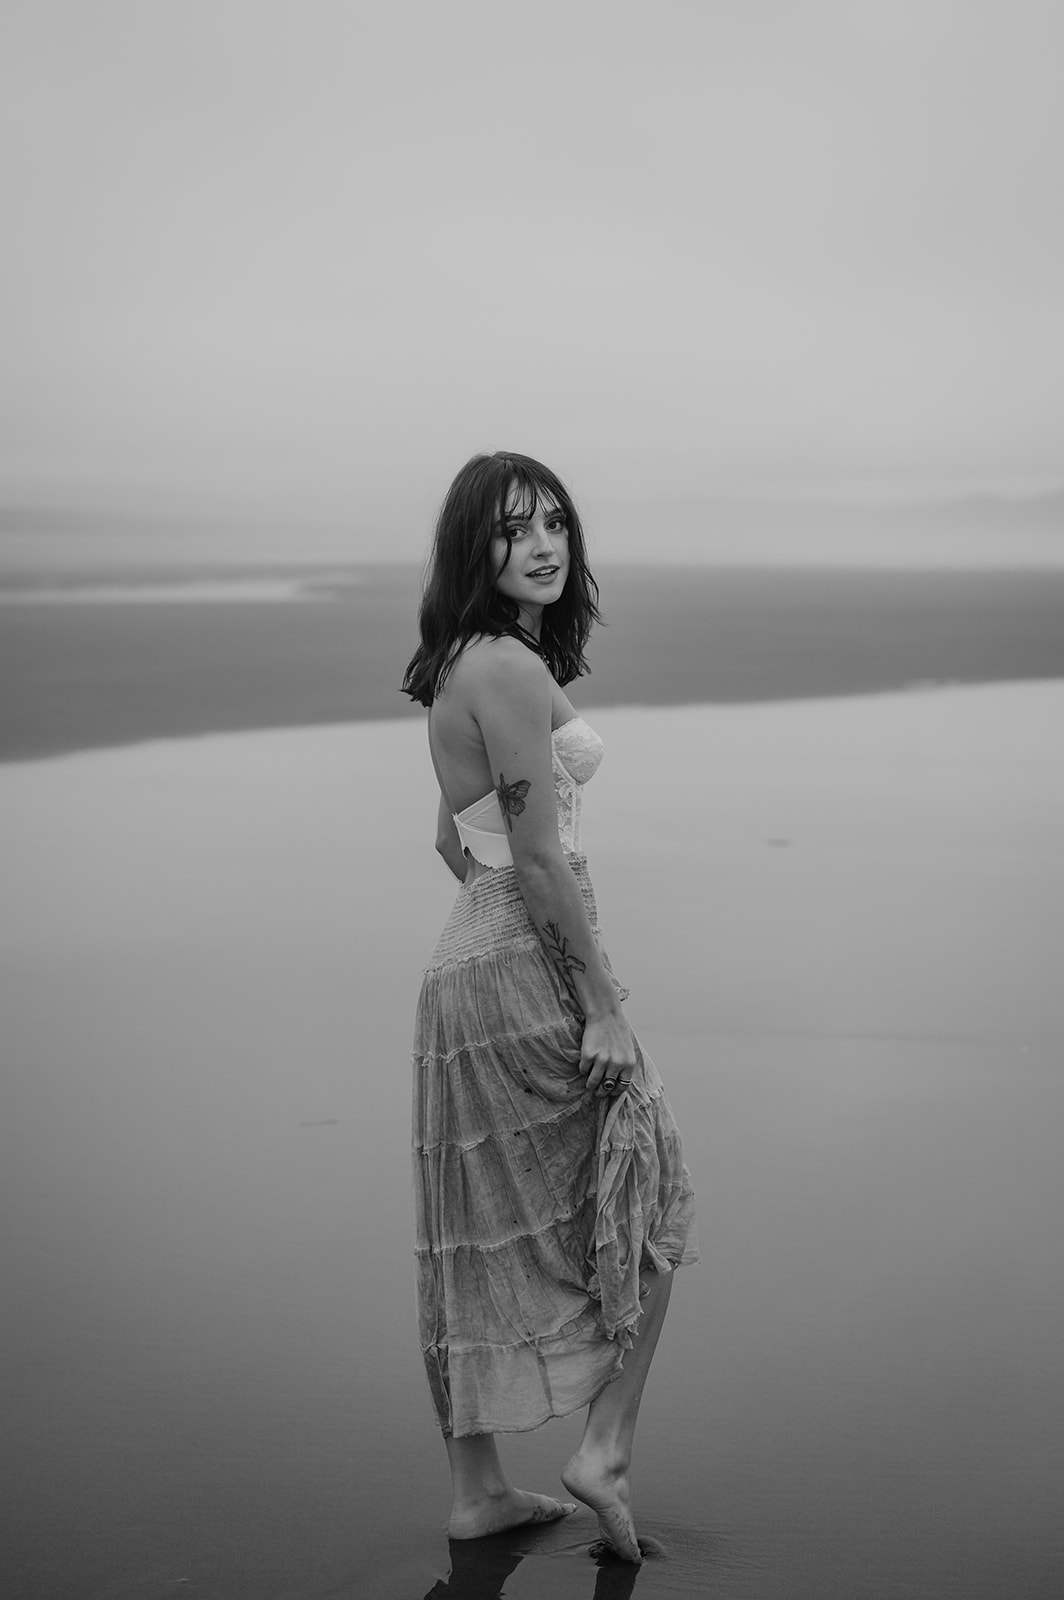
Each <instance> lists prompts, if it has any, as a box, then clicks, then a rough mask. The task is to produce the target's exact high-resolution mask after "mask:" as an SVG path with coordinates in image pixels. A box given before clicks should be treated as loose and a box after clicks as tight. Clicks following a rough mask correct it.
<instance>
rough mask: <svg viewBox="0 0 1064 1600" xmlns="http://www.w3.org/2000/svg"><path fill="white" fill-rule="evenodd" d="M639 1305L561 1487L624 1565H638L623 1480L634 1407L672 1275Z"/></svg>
mask: <svg viewBox="0 0 1064 1600" xmlns="http://www.w3.org/2000/svg"><path fill="white" fill-rule="evenodd" d="M648 1276H649V1282H650V1289H649V1291H648V1293H647V1294H646V1295H645V1297H644V1299H643V1314H642V1316H641V1317H640V1318H639V1324H638V1327H637V1330H636V1334H635V1338H634V1342H633V1344H632V1348H631V1349H630V1350H626V1351H625V1354H624V1369H623V1371H622V1372H621V1376H620V1377H619V1378H615V1379H614V1381H613V1382H612V1383H608V1384H607V1385H606V1387H605V1388H604V1389H603V1390H602V1392H601V1394H598V1395H596V1397H595V1399H594V1400H593V1401H592V1402H591V1405H590V1406H589V1407H588V1413H587V1424H586V1426H585V1428H584V1437H583V1438H582V1439H581V1441H580V1446H579V1449H578V1450H577V1451H576V1453H575V1454H574V1455H573V1456H571V1457H570V1458H569V1461H568V1462H567V1464H566V1467H565V1470H564V1471H563V1473H562V1482H563V1483H564V1485H565V1487H566V1488H567V1489H568V1491H569V1493H570V1494H574V1495H576V1497H577V1499H578V1500H582V1501H583V1502H584V1504H585V1505H588V1506H590V1507H591V1509H592V1511H594V1512H595V1513H596V1515H597V1516H598V1521H599V1532H600V1533H601V1535H602V1538H603V1540H604V1541H605V1543H606V1544H608V1545H609V1546H610V1548H611V1549H612V1550H613V1551H614V1552H615V1553H616V1554H617V1555H619V1556H623V1557H624V1558H625V1560H627V1561H641V1560H642V1559H643V1558H642V1554H641V1552H640V1549H639V1545H638V1544H637V1543H636V1537H635V1526H634V1524H633V1522H632V1511H631V1489H630V1482H629V1475H630V1473H631V1467H632V1443H633V1440H634V1438H635V1424H636V1419H637V1417H638V1416H639V1402H640V1400H641V1399H642V1398H643V1385H644V1384H645V1383H646V1381H647V1373H648V1372H649V1371H650V1362H651V1359H652V1358H653V1355H654V1350H655V1348H656V1346H657V1342H658V1335H659V1334H660V1332H661V1325H662V1323H663V1322H664V1321H665V1311H666V1308H667V1306H668V1304H669V1295H670V1294H671V1292H672V1273H671V1272H665V1273H657V1272H653V1273H650V1274H649V1275H648Z"/></svg>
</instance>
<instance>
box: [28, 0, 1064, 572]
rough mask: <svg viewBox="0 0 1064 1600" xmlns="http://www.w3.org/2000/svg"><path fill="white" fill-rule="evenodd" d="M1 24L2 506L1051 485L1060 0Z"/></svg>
mask: <svg viewBox="0 0 1064 1600" xmlns="http://www.w3.org/2000/svg"><path fill="white" fill-rule="evenodd" d="M3 16H4V23H3V26H4V32H5V35H6V37H5V38H4V40H3V41H2V48H0V61H2V66H0V118H2V126H3V135H4V136H3V139H2V142H0V146H2V156H0V160H2V163H3V182H4V191H5V198H4V204H3V216H4V246H3V252H2V260H0V275H2V277H0V285H2V287H0V324H2V325H0V334H2V348H3V358H2V363H0V498H2V499H3V500H4V501H6V502H8V503H9V504H11V503H15V504H22V503H30V502H32V503H46V502H54V503H59V504H67V505H69V504H73V505H86V506H88V505H90V504H91V505H93V506H98V507H104V508H106V507H107V506H110V505H112V504H113V505H116V506H121V505H125V506H129V507H133V508H136V509H142V508H149V507H150V508H161V509H163V510H169V511H173V512H176V513H177V514H179V515H183V514H186V513H187V514H188V515H190V516H192V517H195V516H197V515H199V514H201V513H204V512H207V513H210V512H211V511H213V510H219V509H221V508H225V509H226V511H227V512H228V513H230V514H232V515H234V516H236V517H237V518H240V517H244V516H246V517H247V518H248V519H249V520H250V519H253V518H269V519H271V520H273V521H275V522H278V523H287V524H289V525H291V524H294V523H295V522H302V523H304V524H306V525H310V524H313V523H335V524H338V525H344V526H347V527H349V528H352V529H354V530H356V534H355V537H356V539H361V540H363V541H364V542H365V545H366V548H367V549H369V548H370V547H373V548H374V550H375V551H376V552H377V553H379V549H380V541H381V540H382V539H384V540H385V541H386V543H387V545H388V547H389V548H390V547H391V546H392V545H393V544H394V550H395V553H396V554H397V555H401V556H407V555H414V554H417V553H419V551H420V549H421V548H422V546H423V542H424V533H425V526H426V520H427V518H429V517H430V516H431V512H432V508H433V507H434V505H435V504H436V502H437V501H438V500H439V498H440V496H441V494H442V492H443V490H444V488H445V487H446V484H447V482H448V481H449V479H450V477H451V476H452V475H453V473H454V471H455V470H456V468H457V467H458V466H459V465H460V464H461V462H462V461H463V460H464V459H465V458H466V457H467V456H468V455H470V454H471V453H472V452H473V451H475V450H478V449H495V448H499V447H508V448H513V449H518V450H524V451H527V452H529V453H531V454H534V455H539V456H542V457H544V458H545V459H547V460H548V461H550V462H551V463H552V464H553V465H555V466H556V467H557V468H558V469H559V470H560V471H561V472H562V473H563V475H565V476H567V477H568V478H569V479H570V480H571V481H572V483H573V485H574V487H575V488H576V490H577V493H578V496H579V497H580V498H581V499H582V500H584V501H585V502H590V503H591V504H592V505H593V506H595V507H596V508H597V509H598V510H599V511H600V512H601V513H602V514H603V515H609V514H611V512H612V510H613V509H614V508H616V507H617V506H620V505H624V506H626V507H628V508H629V511H630V509H631V508H632V507H633V506H635V507H639V506H642V505H644V504H645V505H647V506H651V505H654V504H656V503H661V502H666V501H672V502H675V503H677V504H683V505H692V506H696V505H697V504H698V501H699V498H700V497H701V496H703V495H712V494H715V493H718V492H724V491H729V492H730V491H734V490H736V489H755V490H758V491H766V490H767V491H772V492H780V491H783V490H789V489H791V488H793V487H795V486H797V487H799V488H805V489H806V490H808V489H809V488H810V487H814V488H820V487H823V486H824V485H837V484H841V485H843V486H847V487H849V488H853V487H854V486H855V485H856V486H862V485H871V486H875V487H879V486H882V485H888V486H889V485H898V484H901V485H910V484H914V483H915V484H918V485H920V484H932V485H939V484H943V483H947V484H968V483H973V484H992V483H998V484H1004V485H1023V484H1027V483H1030V484H1044V483H1049V482H1061V481H1064V440H1062V424H1064V206H1062V204H1061V193H1062V171H1061V168H1062V159H1061V158H1062V152H1064V90H1062V68H1061V62H1062V60H1064V6H1062V5H1061V4H1060V3H1059V0H1000V3H993V0H643V3H640V4H630V3H625V0H610V3H600V0H563V3H558V0H522V3H509V0H411V3H407V4H402V3H395V0H388V3H385V0H380V3H372V4H371V3H366V0H346V3H340V0H302V3H297V0H290V3H285V4H279V3H276V0H69V3H66V4H59V3H56V0H21V3H18V0H6V4H5V5H4V8H3ZM648 537H652V535H648ZM353 553H358V548H357V546H356V547H355V548H354V549H353Z"/></svg>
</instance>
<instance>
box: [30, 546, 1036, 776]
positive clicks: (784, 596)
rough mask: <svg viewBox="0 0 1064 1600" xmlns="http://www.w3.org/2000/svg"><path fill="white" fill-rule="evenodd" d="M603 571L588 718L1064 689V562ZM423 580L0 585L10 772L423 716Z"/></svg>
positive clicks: (338, 574)
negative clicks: (419, 663)
mask: <svg viewBox="0 0 1064 1600" xmlns="http://www.w3.org/2000/svg"><path fill="white" fill-rule="evenodd" d="M599 577H600V580H601V585H602V609H603V615H604V617H605V618H606V622H607V624H608V626H605V627H602V628H598V629H596V630H595V633H594V636H593V638H592V641H591V646H590V650H589V660H590V665H591V676H590V678H588V679H584V680H582V681H581V682H580V683H579V684H578V685H577V686H576V693H577V703H578V704H579V705H580V706H582V707H585V708H586V707H587V706H604V705H609V706H625V705H637V704H640V705H662V706H667V705H684V704H689V705H695V704H715V705H729V704H742V703H748V702H751V701H764V700H790V699H809V698H812V697H824V696H831V695H854V694H871V693H879V692H882V691H884V690H887V691H889V690H894V689H904V688H908V687H910V686H911V685H913V684H946V683H995V682H1001V683H1005V682H1014V681H1027V682H1030V681H1035V680H1040V679H1061V678H1064V572H1062V571H1060V570H1044V571H1038V570H1026V571H1022V570H1016V571H1010V570H1008V569H1003V570H999V571H978V570H976V571H935V570H928V569H926V568H925V569H922V570H921V569H916V570H912V571H907V570H904V569H895V570H890V571H887V570H861V569H859V568H851V569H846V568H837V569H833V568H810V569H800V568H775V567H774V568H769V569H758V568H743V567H707V566H701V567H660V566H658V567H653V566H632V567H625V566H616V567H607V568H604V569H602V570H601V571H600V572H599ZM163 578H165V579H166V582H163V581H162V580H163ZM90 579H91V581H90ZM419 579H420V573H419V571H418V569H417V568H415V567H402V566H362V567H350V568H347V569H336V568H321V569H319V568H305V569H288V573H287V576H286V572H285V569H270V568H262V567H260V568H257V569H255V571H254V572H252V573H245V574H244V575H243V576H242V577H240V578H239V580H237V579H235V578H234V577H233V575H232V573H228V574H227V573H225V572H224V571H223V572H222V573H221V574H219V573H217V572H212V569H210V568H206V567H205V568H194V567H193V568H188V569H174V570H172V571H169V572H168V573H163V574H159V573H155V574H151V573H150V572H148V571H144V570H137V569H133V570H132V571H124V570H122V569H120V570H119V571H117V572H116V573H113V574H111V575H110V576H109V575H108V574H107V573H106V572H97V573H96V574H95V575H90V574H88V573H83V574H82V575H81V578H80V580H79V579H78V578H77V575H74V576H70V577H68V578H67V580H66V581H65V582H64V583H62V584H59V583H56V584H55V585H54V586H53V588H52V590H51V591H50V593H51V598H50V599H49V600H48V601H47V602H43V601H42V600H41V599H39V598H37V599H34V598H31V597H32V596H33V595H34V594H39V591H37V590H34V589H28V590H27V589H25V588H20V587H12V581H11V579H10V578H8V579H7V580H6V581H5V578H4V574H3V572H2V571H0V761H5V760H7V761H10V760H30V759H33V758H34V757H37V756H44V755H52V754H56V753H62V752H69V751H73V750H83V749H92V748H104V747H110V746H115V745H120V744H133V743H136V742H138V741H140V740H145V739H158V738H185V737H189V736H191V735H194V734H198V733H218V732H227V731H232V732H237V731H242V730H250V729H256V728H283V727H306V726H308V725H310V724H312V723H317V724H327V723H332V724H336V723H349V722H353V721H362V720H369V719H378V718H385V719H392V718H397V717H401V716H404V715H405V716H408V717H410V718H411V719H412V720H415V721H416V720H418V719H419V718H420V716H421V709H420V707H417V706H413V705H412V704H411V703H410V701H409V700H408V699H407V698H406V697H405V696H404V695H402V694H401V693H400V690H399V685H400V683H401V682H402V678H403V672H404V670H405V667H406V664H407V661H408V660H409V658H410V655H411V654H412V652H413V649H414V645H415V643H416V629H415V616H416V611H417V600H418V592H419ZM123 581H124V582H125V590H124V598H123V599H115V598H114V594H115V592H116V591H117V590H119V589H120V588H121V584H122V582H123ZM286 582H287V583H288V584H289V585H290V587H291V589H292V590H293V594H292V595H291V596H290V597H286V596H285V588H284V586H285V583H286ZM212 584H213V591H211V585H212ZM253 584H254V585H257V586H258V587H257V590H255V591H254V592H256V593H257V594H258V599H255V600H252V599H250V598H249V591H250V590H252V586H253ZM208 592H213V593H214V596H215V598H214V599H213V600H208V599H206V598H205V595H206V594H207V593H208ZM167 595H169V596H171V598H170V599H167V598H166V596H167ZM226 596H228V597H230V598H225V597H226ZM268 596H269V598H267V597H268ZM299 596H302V598H300V597H299ZM663 640H667V641H668V647H667V648H663V645H662V641H663Z"/></svg>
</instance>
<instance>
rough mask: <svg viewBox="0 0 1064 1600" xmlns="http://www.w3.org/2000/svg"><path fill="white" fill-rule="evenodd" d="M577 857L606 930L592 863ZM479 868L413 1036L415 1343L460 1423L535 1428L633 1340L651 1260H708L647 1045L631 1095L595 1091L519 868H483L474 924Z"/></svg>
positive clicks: (604, 1373) (436, 1391) (574, 1401)
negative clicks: (702, 1254)
mask: <svg viewBox="0 0 1064 1600" xmlns="http://www.w3.org/2000/svg"><path fill="white" fill-rule="evenodd" d="M571 864H572V865H573V870H574V872H575V873H576V875H577V878H578V881H579V882H580V884H581V890H582V893H583V894H584V899H585V904H587V905H588V910H589V917H590V918H591V921H592V926H593V927H595V926H596V923H595V917H594V896H593V892H592V890H591V886H590V881H589V880H588V879H587V876H586V867H585V866H584V864H583V863H582V862H579V861H578V860H577V859H576V858H572V861H571ZM507 878H508V879H509V882H508V883H507V881H506V880H507ZM485 882H488V880H485V879H478V880H477V881H476V883H475V884H474V885H472V886H471V889H469V890H463V891H462V893H461V894H460V895H459V902H458V905H457V906H456V910H455V913H453V914H452V919H451V922H450V923H449V924H448V927H447V929H445V930H444V935H443V937H442V938H441V948H444V949H446V950H447V956H446V957H445V958H444V959H438V957H439V954H440V951H439V950H438V952H437V957H434V960H433V964H432V965H431V966H430V968H429V970H428V971H427V973H426V975H425V981H424V984H423V987H422V996H421V1002H420V1005H419V1009H418V1018H417V1026H416V1033H415V1044H414V1189H415V1201H416V1215H417V1260H418V1312H419V1323H420V1332H421V1346H422V1351H423V1354H424V1358H425V1366H426V1371H427V1373H428V1377H429V1386H430V1390H431V1393H432V1397H433V1401H434V1404H435V1407H436V1412H437V1418H438V1420H439V1422H440V1426H441V1427H442V1428H443V1430H444V1432H445V1433H453V1434H454V1435H455V1436H456V1437H461V1436H463V1435H466V1434H475V1433H488V1432H523V1431H525V1430H527V1429H529V1428H533V1427H537V1426H539V1424H540V1423H541V1422H543V1421H546V1420H547V1418H549V1417H552V1416H563V1415H566V1414H568V1413H569V1412H571V1411H574V1410H577V1409H579V1407H580V1406H582V1405H585V1404H587V1403H589V1401H590V1400H591V1399H593V1398H594V1396H595V1394H596V1393H598V1392H600V1390H601V1389H602V1387H603V1386H604V1385H605V1384H606V1383H607V1382H609V1381H610V1379H611V1378H613V1377H616V1376H617V1373H618V1372H619V1370H620V1361H621V1356H622V1353H623V1351H624V1350H625V1349H627V1348H629V1347H630V1346H631V1343H632V1337H633V1334H634V1331H635V1328H636V1325H637V1323H638V1319H639V1316H640V1312H641V1303H640V1300H641V1282H640V1272H641V1271H642V1272H643V1273H646V1272H647V1271H657V1272H664V1271H672V1270H673V1269H674V1267H676V1266H679V1265H683V1264H685V1263H687V1262H691V1261H694V1260H697V1258H698V1252H697V1245H696V1243H695V1238H694V1195H693V1190H692V1187H691V1181H690V1176H689V1174H688V1172H687V1169H686V1167H685V1166H684V1164H683V1151H682V1148H681V1143H680V1137H679V1134H678V1132H677V1129H676V1124H675V1121H674V1119H673V1116H672V1112H671V1109H670V1107H669V1104H668V1100H667V1099H666V1097H665V1093H664V1089H663V1086H662V1084H661V1080H660V1078H659V1077H658V1075H657V1072H656V1069H655V1067H654V1064H653V1062H652V1061H650V1059H649V1058H648V1057H646V1056H645V1055H644V1054H643V1053H642V1052H641V1051H639V1053H638V1065H637V1072H636V1077H635V1080H634V1086H633V1088H632V1089H631V1090H630V1091H629V1092H628V1093H627V1094H626V1095H624V1096H622V1097H620V1098H619V1099H616V1100H610V1101H602V1100H598V1099H595V1098H593V1097H590V1096H588V1094H587V1092H586V1086H585V1079H584V1076H583V1074H582V1073H581V1071H580V1064H579V1063H580V1040H581V1034H582V1028H583V1024H582V1021H581V1019H580V1018H579V1016H577V1015H576V1014H575V1013H574V1011H573V1009H572V1003H571V1001H570V999H569V996H568V995H567V994H566V993H565V991H564V990H562V989H561V987H560V985H559V981H558V978H557V975H556V973H555V971H554V968H553V964H552V963H551V962H550V959H549V957H548V956H547V954H546V952H545V950H544V949H543V946H542V944H541V943H540V941H539V940H538V938H537V939H536V943H535V945H534V946H532V945H530V944H529V943H528V941H527V937H526V935H525V931H524V930H525V929H527V928H528V927H530V926H531V924H530V923H529V922H528V917H527V912H526V911H525V908H524V904H523V901H521V899H520V891H519V890H518V888H517V885H516V879H515V877H514V874H513V873H512V872H511V873H509V874H504V873H501V872H500V873H493V874H492V875H491V881H490V882H488V887H487V889H486V890H485V891H484V892H483V893H482V895H481V896H480V897H479V903H480V904H481V908H482V909H488V910H490V915H487V916H485V917H483V918H481V917H476V918H473V919H472V921H471V920H470V911H471V904H472V903H477V897H476V896H475V893H474V892H475V891H476V889H477V888H478V886H479V885H480V884H484V883H485ZM522 918H523V923H522ZM474 943H475V944H476V945H477V946H479V948H477V949H473V948H471V946H472V945H473V944H474ZM618 987H620V986H618Z"/></svg>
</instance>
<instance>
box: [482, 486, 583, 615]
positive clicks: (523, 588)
mask: <svg viewBox="0 0 1064 1600" xmlns="http://www.w3.org/2000/svg"><path fill="white" fill-rule="evenodd" d="M527 511H528V506H527V504H522V503H521V501H520V500H519V499H518V497H517V496H516V495H515V493H514V490H513V489H512V488H511V490H510V492H509V493H508V494H507V497H506V510H505V513H504V515H503V516H502V517H501V518H500V521H499V524H498V527H497V529H496V531H495V535H494V538H493V540H492V558H493V560H494V562H495V575H496V576H495V586H496V588H497V589H498V591H499V593H500V594H504V595H506V596H507V598H508V599H510V600H514V601H516V602H517V605H518V607H519V608H520V610H521V612H522V614H523V620H524V622H525V624H526V626H527V625H528V623H529V621H531V620H534V619H535V618H536V617H538V616H539V614H540V612H541V611H542V609H543V607H544V606H549V605H550V604H551V602H552V601H554V600H557V599H559V598H560V597H561V592H562V590H563V589H564V588H565V580H566V578H567V577H568V575H569V528H568V524H567V523H566V519H565V512H564V511H562V510H561V508H560V507H559V506H556V505H554V504H553V503H552V502H550V501H549V500H544V499H543V498H542V497H541V498H540V499H539V500H538V502H537V504H536V509H535V510H534V511H533V512H531V513H530V514H529V515H522V514H521V513H522V512H527Z"/></svg>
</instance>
